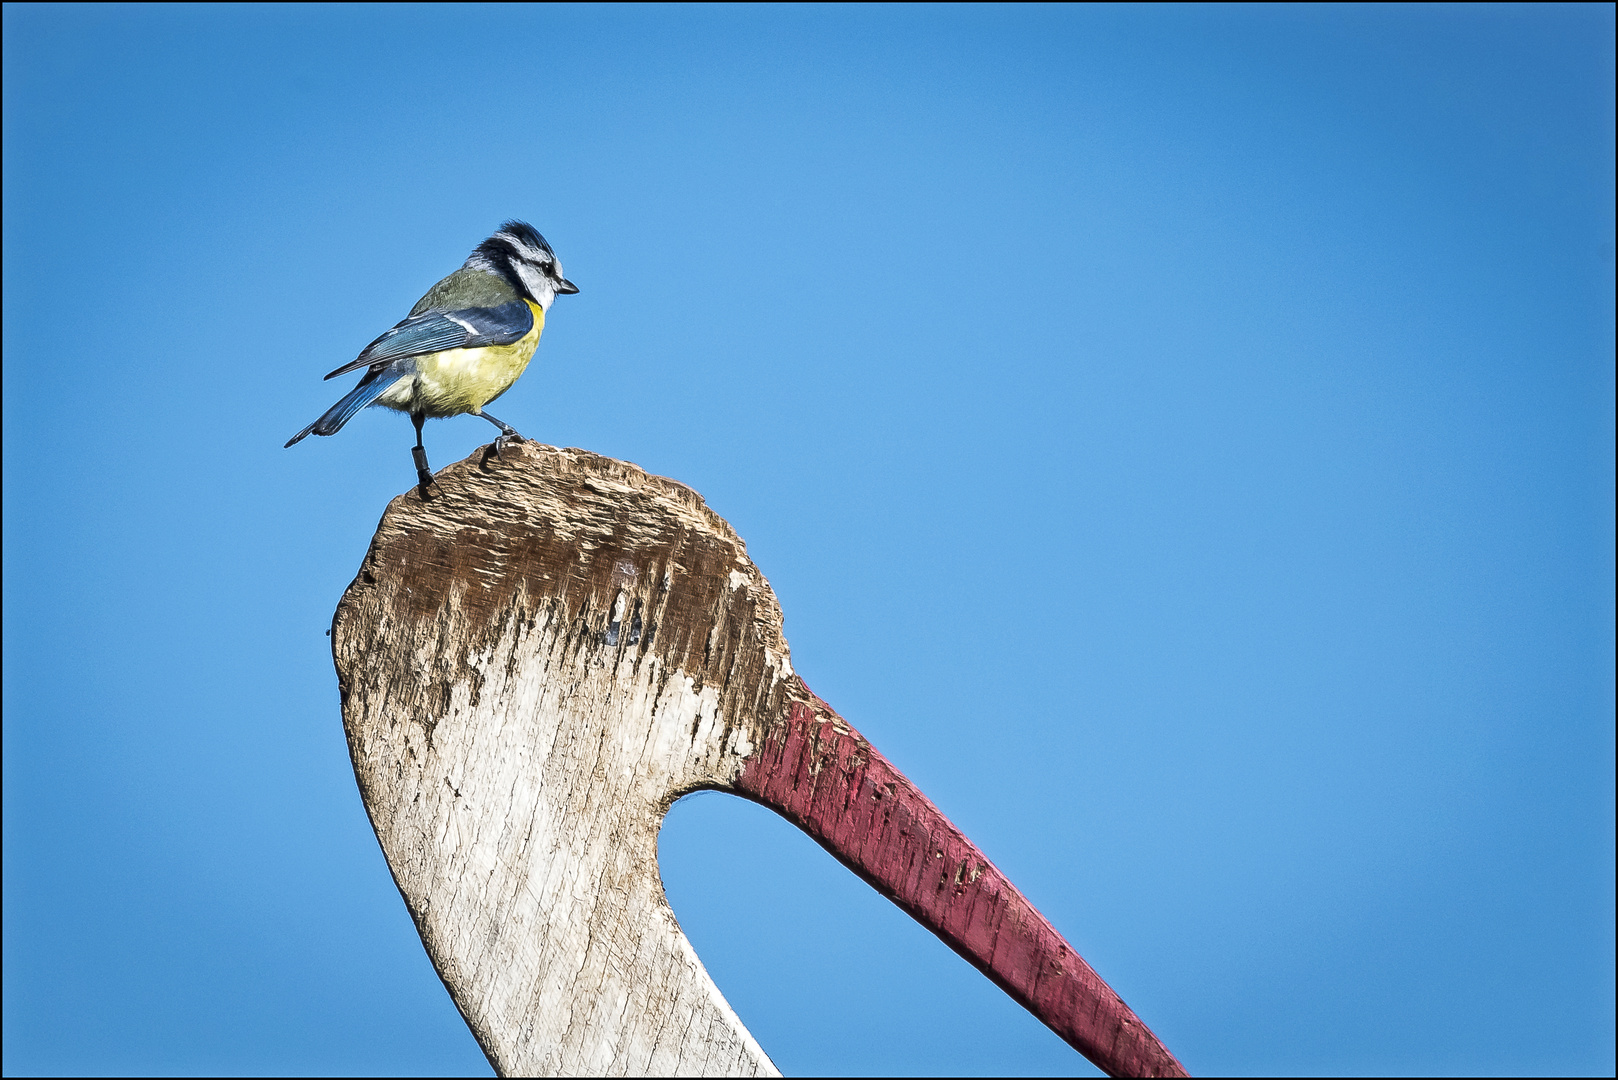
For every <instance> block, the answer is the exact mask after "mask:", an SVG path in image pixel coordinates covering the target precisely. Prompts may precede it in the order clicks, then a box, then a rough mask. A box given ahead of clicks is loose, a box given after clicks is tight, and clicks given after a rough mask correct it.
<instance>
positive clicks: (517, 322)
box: [326, 300, 534, 379]
mask: <svg viewBox="0 0 1618 1080" xmlns="http://www.w3.org/2000/svg"><path fill="white" fill-rule="evenodd" d="M533 328H534V313H533V312H532V311H530V310H529V308H528V305H527V304H526V303H524V302H523V301H521V300H513V301H511V302H510V303H508V304H501V305H500V306H499V307H483V308H462V309H461V310H459V311H424V312H422V313H421V314H420V315H412V316H410V318H408V319H405V320H404V321H403V322H401V323H399V324H398V325H397V326H395V327H394V328H393V329H392V330H389V331H388V332H387V333H385V334H383V335H382V336H381V337H379V338H377V339H376V340H375V341H373V342H371V343H370V344H369V345H367V346H366V347H365V351H364V352H362V353H360V354H359V356H358V357H356V358H355V359H353V360H351V361H349V362H348V363H346V364H344V365H343V366H342V367H340V368H338V369H337V370H336V371H334V372H332V373H331V374H330V375H327V376H326V378H328V379H333V378H336V377H337V376H339V375H342V374H345V373H347V372H350V371H355V370H357V369H359V368H362V367H376V366H379V365H382V364H387V363H391V362H392V361H395V360H402V359H405V358H406V357H411V356H421V355H423V354H424V353H433V352H441V351H442V350H444V349H477V348H482V347H483V346H486V345H510V344H511V343H512V342H513V341H516V340H517V339H519V338H521V337H522V336H523V335H524V334H526V333H528V331H530V330H532V329H533Z"/></svg>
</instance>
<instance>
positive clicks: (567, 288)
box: [556, 278, 579, 293]
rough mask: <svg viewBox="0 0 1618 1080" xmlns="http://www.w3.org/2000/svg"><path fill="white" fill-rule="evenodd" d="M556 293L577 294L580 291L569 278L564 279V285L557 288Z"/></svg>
mask: <svg viewBox="0 0 1618 1080" xmlns="http://www.w3.org/2000/svg"><path fill="white" fill-rule="evenodd" d="M556 291H557V292H559V293H576V292H578V291H579V287H578V286H577V285H575V284H573V283H572V282H571V281H569V280H568V279H567V278H563V279H562V283H561V284H560V285H558V286H556Z"/></svg>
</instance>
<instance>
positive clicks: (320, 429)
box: [287, 375, 399, 446]
mask: <svg viewBox="0 0 1618 1080" xmlns="http://www.w3.org/2000/svg"><path fill="white" fill-rule="evenodd" d="M398 381H399V380H398V378H397V377H394V378H391V379H390V378H388V376H387V375H382V376H381V377H379V378H375V379H361V380H360V384H359V385H358V386H356V387H354V389H352V390H350V391H349V392H348V393H346V394H344V395H343V399H342V400H341V401H339V402H338V403H337V404H335V405H333V406H332V407H331V408H329V409H327V410H326V411H325V412H324V413H322V414H321V415H320V419H319V420H316V421H315V422H314V423H312V424H310V425H309V426H308V427H306V428H304V429H303V430H302V431H300V432H298V433H297V434H296V435H294V436H292V438H290V439H288V440H287V446H291V445H292V444H293V443H295V442H297V441H299V440H300V439H302V438H304V437H305V436H306V435H335V434H337V433H338V432H339V431H341V430H343V425H344V424H346V423H348V422H349V421H350V420H352V419H353V418H354V414H355V413H357V412H359V411H360V410H361V409H363V408H365V406H367V405H369V404H370V403H371V402H373V401H375V400H376V399H377V398H379V397H381V396H382V393H383V391H385V390H387V389H389V388H390V387H392V386H393V384H394V383H396V382H398Z"/></svg>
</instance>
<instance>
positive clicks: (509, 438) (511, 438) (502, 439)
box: [489, 427, 528, 457]
mask: <svg viewBox="0 0 1618 1080" xmlns="http://www.w3.org/2000/svg"><path fill="white" fill-rule="evenodd" d="M527 441H528V440H527V439H524V438H523V437H522V436H521V435H519V434H517V429H516V428H509V427H508V428H501V429H500V434H499V435H498V436H497V437H496V438H495V440H494V442H492V443H490V444H489V446H490V448H491V449H492V450H493V451H494V456H495V457H499V456H500V451H502V450H504V449H505V448H506V447H508V446H510V445H511V444H512V443H520V442H527Z"/></svg>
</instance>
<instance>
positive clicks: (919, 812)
mask: <svg viewBox="0 0 1618 1080" xmlns="http://www.w3.org/2000/svg"><path fill="white" fill-rule="evenodd" d="M737 788H738V790H739V792H740V793H741V794H743V795H746V796H748V797H750V798H752V799H755V800H757V801H758V802H760V803H763V804H764V805H765V806H768V807H770V808H771V809H772V810H775V811H776V812H777V813H779V814H781V815H782V816H783V817H785V818H786V819H787V820H789V821H791V822H792V823H793V824H795V825H797V826H798V827H799V828H800V829H802V830H803V831H804V832H806V833H808V834H809V835H810V836H812V837H814V838H815V840H816V841H817V842H818V843H819V844H820V845H821V846H822V847H824V848H825V849H826V850H827V851H829V852H831V853H832V854H833V855H834V856H836V857H837V859H838V860H839V861H840V862H842V863H843V864H844V865H845V866H847V867H848V868H849V869H851V870H853V871H854V872H855V873H856V874H858V875H860V877H862V878H864V879H865V880H866V881H867V882H869V883H870V884H871V885H872V887H874V888H875V889H876V890H877V891H878V892H880V893H881V894H882V895H883V896H886V897H887V898H888V899H890V900H892V901H893V902H894V903H895V904H898V905H899V906H900V907H901V908H903V909H904V910H905V911H906V912H908V913H909V914H910V915H911V917H912V918H914V919H915V920H916V921H917V922H919V923H921V924H922V925H923V926H925V927H927V928H928V929H929V930H931V931H932V932H933V933H935V934H937V935H938V936H939V937H940V938H942V939H943V941H944V943H945V944H946V945H948V946H949V947H950V948H952V949H954V950H955V951H956V952H958V953H960V954H961V955H962V956H964V957H965V958H966V959H967V960H969V961H970V962H971V963H972V964H973V965H974V966H975V967H977V968H978V970H980V971H982V972H983V973H984V974H985V975H987V976H988V977H989V978H991V979H993V980H994V981H995V983H997V984H998V985H999V986H1000V987H1001V988H1002V989H1003V990H1005V992H1006V993H1008V994H1010V995H1011V996H1012V998H1013V999H1014V1000H1016V1001H1017V1003H1018V1004H1020V1005H1022V1006H1023V1007H1024V1008H1026V1009H1027V1010H1028V1011H1029V1012H1031V1013H1033V1014H1034V1015H1035V1016H1037V1017H1038V1018H1039V1019H1040V1020H1041V1021H1042V1022H1043V1023H1044V1024H1045V1025H1046V1026H1048V1027H1049V1028H1050V1029H1051V1030H1052V1031H1054V1032H1056V1033H1057V1034H1058V1035H1060V1036H1061V1037H1062V1038H1063V1039H1065V1040H1067V1042H1068V1043H1069V1044H1070V1045H1071V1046H1072V1047H1073V1048H1074V1049H1075V1050H1077V1051H1078V1052H1079V1053H1081V1054H1083V1055H1084V1056H1085V1057H1087V1058H1089V1059H1090V1060H1091V1061H1093V1062H1095V1063H1096V1065H1098V1066H1099V1067H1100V1068H1101V1069H1102V1070H1104V1071H1105V1072H1106V1073H1108V1074H1109V1075H1111V1076H1186V1075H1189V1074H1187V1073H1186V1071H1185V1067H1184V1066H1182V1065H1181V1064H1180V1063H1179V1061H1177V1060H1176V1059H1175V1057H1174V1055H1173V1054H1171V1053H1169V1051H1168V1049H1167V1048H1166V1047H1165V1046H1164V1045H1163V1044H1162V1043H1161V1042H1159V1041H1158V1039H1157V1036H1155V1035H1153V1034H1152V1032H1151V1030H1150V1029H1149V1028H1147V1026H1146V1025H1145V1024H1143V1023H1141V1021H1140V1018H1139V1017H1137V1016H1136V1015H1135V1014H1134V1012H1133V1011H1131V1010H1130V1008H1129V1006H1128V1005H1125V1004H1124V1002H1123V999H1121V998H1120V997H1119V996H1118V995H1117V994H1116V993H1114V992H1113V989H1112V987H1110V986H1108V985H1107V984H1106V983H1105V982H1103V981H1102V979H1101V976H1099V975H1097V974H1096V973H1095V971H1094V970H1092V969H1091V967H1090V965H1089V964H1087V963H1085V962H1084V959H1083V957H1081V956H1079V954H1078V953H1077V952H1075V951H1074V949H1073V947H1072V946H1070V945H1069V944H1068V943H1067V942H1066V941H1065V940H1063V938H1062V935H1061V934H1058V933H1057V932H1056V930H1055V928H1054V927H1052V926H1051V924H1050V923H1049V922H1047V921H1046V919H1045V917H1044V916H1043V915H1041V914H1040V913H1039V912H1038V911H1036V910H1035V909H1034V905H1032V904H1030V903H1029V902H1028V900H1027V898H1026V897H1024V896H1023V894H1022V893H1020V892H1018V891H1017V889H1016V887H1015V886H1013V885H1012V884H1011V882H1010V881H1008V880H1006V876H1005V875H1004V874H1002V873H1001V872H1000V871H999V870H998V869H996V868H995V866H994V864H993V863H991V862H990V861H989V860H988V859H987V858H986V857H984V855H983V853H982V852H981V851H979V850H978V848H977V846H976V845H974V844H973V843H972V842H971V841H970V840H968V839H967V838H966V837H965V836H963V835H962V834H961V831H960V830H959V829H957V828H956V827H955V826H954V825H952V824H950V822H949V819H948V818H946V817H945V816H944V815H943V814H942V813H940V812H939V809H938V807H936V806H934V805H933V804H932V802H931V801H930V800H929V799H928V798H927V796H925V795H923V794H922V793H921V791H920V790H919V789H917V787H916V785H914V784H912V783H911V782H910V781H909V780H908V779H906V778H905V776H904V774H903V773H901V772H900V771H899V770H898V769H896V768H894V767H893V765H892V764H891V763H889V761H888V760H887V758H884V757H883V756H882V755H881V754H880V753H878V752H877V751H876V748H875V747H873V746H872V745H871V744H870V743H868V742H866V741H865V739H864V738H862V737H861V736H860V734H859V732H857V731H855V730H854V729H853V728H852V727H850V726H849V725H848V724H847V723H846V722H845V721H844V720H843V718H842V717H840V716H838V715H837V714H836V713H835V712H833V711H832V709H831V707H830V706H828V705H826V703H825V702H823V701H820V700H819V699H818V698H817V699H816V701H815V704H814V705H813V706H811V705H804V704H794V705H793V706H792V711H791V714H790V716H789V717H788V719H787V722H786V723H785V724H782V725H779V726H778V727H776V728H775V730H774V731H773V732H772V733H771V734H770V735H769V736H768V737H767V739H766V742H765V745H764V746H763V747H761V748H760V751H759V753H757V754H755V755H754V756H753V757H752V758H750V759H749V761H748V764H747V768H746V770H745V771H744V772H743V774H742V776H741V779H740V780H739V781H738V783H737Z"/></svg>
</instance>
